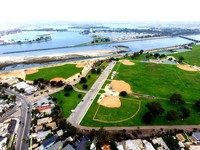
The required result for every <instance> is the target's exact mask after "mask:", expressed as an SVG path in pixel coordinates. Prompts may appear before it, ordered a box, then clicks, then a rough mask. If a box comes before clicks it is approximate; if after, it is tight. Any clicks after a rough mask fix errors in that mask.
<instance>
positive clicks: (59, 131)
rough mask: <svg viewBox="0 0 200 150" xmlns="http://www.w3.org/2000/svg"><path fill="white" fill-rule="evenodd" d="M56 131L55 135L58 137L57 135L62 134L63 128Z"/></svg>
mask: <svg viewBox="0 0 200 150" xmlns="http://www.w3.org/2000/svg"><path fill="white" fill-rule="evenodd" d="M56 133H57V136H58V137H59V136H62V135H63V130H62V129H60V130H58V131H57V132H56Z"/></svg>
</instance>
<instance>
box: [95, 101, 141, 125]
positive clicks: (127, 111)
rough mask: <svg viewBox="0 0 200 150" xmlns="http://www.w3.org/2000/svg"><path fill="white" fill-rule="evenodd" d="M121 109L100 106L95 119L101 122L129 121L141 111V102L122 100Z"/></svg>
mask: <svg viewBox="0 0 200 150" xmlns="http://www.w3.org/2000/svg"><path fill="white" fill-rule="evenodd" d="M120 100H121V107H119V108H108V107H105V106H99V109H98V111H97V114H96V116H94V119H97V120H100V121H108V122H109V121H111V122H112V121H120V120H124V119H128V118H130V117H132V116H133V115H134V114H136V113H137V111H138V110H139V107H140V105H139V102H138V101H134V100H127V99H123V98H120Z"/></svg>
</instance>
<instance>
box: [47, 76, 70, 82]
mask: <svg viewBox="0 0 200 150" xmlns="http://www.w3.org/2000/svg"><path fill="white" fill-rule="evenodd" d="M65 80H66V79H64V78H59V77H57V78H53V79H51V80H50V81H56V82H58V81H65Z"/></svg>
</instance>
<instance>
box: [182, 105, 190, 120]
mask: <svg viewBox="0 0 200 150" xmlns="http://www.w3.org/2000/svg"><path fill="white" fill-rule="evenodd" d="M180 111H181V112H182V115H181V117H182V118H188V117H189V116H190V110H189V109H188V108H186V107H181V108H180Z"/></svg>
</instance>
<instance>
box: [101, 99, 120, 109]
mask: <svg viewBox="0 0 200 150" xmlns="http://www.w3.org/2000/svg"><path fill="white" fill-rule="evenodd" d="M99 105H102V106H105V107H109V108H119V107H120V106H121V101H120V100H119V97H118V96H106V97H104V98H103V99H102V100H101V101H100V102H99Z"/></svg>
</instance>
